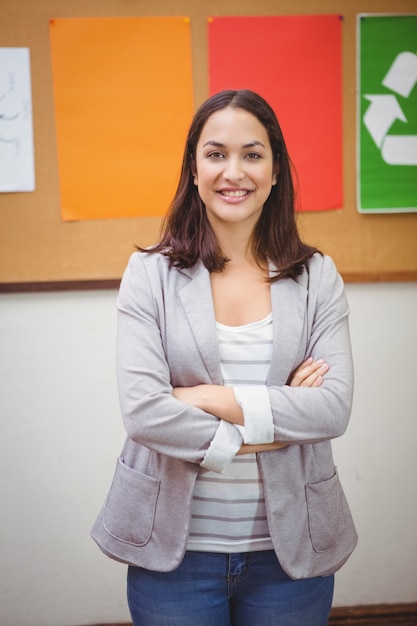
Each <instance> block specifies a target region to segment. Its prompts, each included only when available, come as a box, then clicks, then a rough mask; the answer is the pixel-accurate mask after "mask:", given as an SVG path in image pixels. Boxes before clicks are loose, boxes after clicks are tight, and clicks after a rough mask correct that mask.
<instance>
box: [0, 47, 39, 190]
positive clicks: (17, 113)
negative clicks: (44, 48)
mask: <svg viewBox="0 0 417 626" xmlns="http://www.w3.org/2000/svg"><path fill="white" fill-rule="evenodd" d="M34 189H35V165H34V147H33V124H32V94H31V81H30V57H29V49H28V48H0V192H2V191H3V192H11V191H33V190H34Z"/></svg>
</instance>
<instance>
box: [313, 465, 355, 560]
mask: <svg viewBox="0 0 417 626" xmlns="http://www.w3.org/2000/svg"><path fill="white" fill-rule="evenodd" d="M306 498H307V514H308V525H309V530H310V538H311V543H312V544H313V548H314V550H315V551H316V552H324V551H325V550H329V549H330V548H332V547H333V546H334V545H335V544H336V543H337V541H338V539H339V537H340V536H341V535H342V534H343V531H344V528H345V520H344V516H343V508H342V498H343V494H342V486H341V484H340V481H339V476H338V473H337V470H336V468H335V473H334V474H333V476H331V478H328V479H327V480H323V481H320V482H318V483H308V484H307V485H306Z"/></svg>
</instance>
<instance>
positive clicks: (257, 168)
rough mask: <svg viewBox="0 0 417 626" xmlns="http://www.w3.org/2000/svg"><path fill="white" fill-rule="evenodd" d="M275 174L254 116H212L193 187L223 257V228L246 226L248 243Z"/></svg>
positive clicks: (227, 112)
mask: <svg viewBox="0 0 417 626" xmlns="http://www.w3.org/2000/svg"><path fill="white" fill-rule="evenodd" d="M277 174H278V163H277V161H276V160H275V162H274V157H273V154H272V148H271V145H270V142H269V138H268V134H267V132H266V129H265V127H264V126H263V125H262V124H261V123H260V121H259V120H258V119H257V118H256V117H255V116H254V115H252V114H251V113H248V112H247V111H245V110H244V109H238V108H233V107H228V108H225V109H222V110H220V111H217V112H216V113H213V115H211V117H210V118H209V119H208V120H207V122H206V124H205V126H204V128H203V131H202V133H201V135H200V139H199V141H198V143H197V149H196V170H195V174H194V184H195V185H197V188H198V193H199V196H200V198H201V200H202V201H203V202H204V205H205V207H206V212H207V218H208V220H209V222H210V224H211V226H212V228H213V230H214V231H215V233H216V236H217V239H218V240H219V241H220V243H221V247H222V250H223V251H224V252H225V253H226V255H227V256H228V254H227V251H226V250H225V246H227V241H230V240H229V238H228V237H227V232H228V230H229V229H228V228H227V224H232V225H235V224H237V223H239V224H241V226H244V229H243V228H241V229H240V232H241V236H243V237H244V238H245V239H244V243H247V241H248V240H249V239H250V237H251V234H252V230H253V228H254V226H255V224H256V222H257V221H258V219H259V217H260V215H261V213H262V209H263V206H264V204H265V201H266V200H267V198H268V196H269V194H270V192H271V188H272V186H273V185H275V184H276V182H277ZM230 209H231V210H230ZM217 226H218V227H219V228H223V229H224V231H225V232H223V237H221V239H222V240H223V241H221V240H220V239H219V235H220V233H219V232H216V227H217ZM245 231H246V232H245Z"/></svg>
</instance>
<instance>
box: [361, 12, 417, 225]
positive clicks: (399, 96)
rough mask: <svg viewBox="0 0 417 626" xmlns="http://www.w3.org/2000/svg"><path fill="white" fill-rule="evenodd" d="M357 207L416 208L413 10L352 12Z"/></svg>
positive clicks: (416, 18) (416, 31)
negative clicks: (355, 52)
mask: <svg viewBox="0 0 417 626" xmlns="http://www.w3.org/2000/svg"><path fill="white" fill-rule="evenodd" d="M357 41H358V90H357V92H358V101H357V103H358V106H357V128H358V134H357V139H358V147H357V156H358V189H357V197H358V211H359V212H360V213H368V214H371V213H393V212H411V211H417V14H416V15H404V14H401V15H378V14H374V15H369V14H361V15H358V38H357Z"/></svg>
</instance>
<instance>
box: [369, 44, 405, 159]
mask: <svg viewBox="0 0 417 626" xmlns="http://www.w3.org/2000/svg"><path fill="white" fill-rule="evenodd" d="M416 83H417V54H414V52H400V53H399V54H398V56H397V57H396V58H395V59H394V62H393V63H392V65H391V67H390V69H389V70H388V72H387V74H386V76H385V78H384V80H383V81H382V84H383V85H384V87H387V88H388V89H390V90H391V91H393V92H394V93H395V94H399V95H400V96H403V97H404V98H408V97H409V95H410V93H411V92H412V90H413V89H414V86H415V85H416ZM364 97H365V98H366V99H367V100H369V102H370V103H371V104H370V105H369V107H368V108H367V110H366V112H365V115H364V117H363V123H364V124H365V126H366V128H367V129H368V132H369V134H370V135H371V137H372V139H373V140H374V142H375V144H376V145H377V147H378V148H379V149H380V150H381V156H382V158H383V160H384V161H385V162H386V163H388V164H389V165H417V135H389V134H388V132H389V130H390V128H391V126H392V125H393V123H394V122H395V120H397V119H399V120H401V121H402V122H407V118H406V116H405V115H404V112H403V110H402V109H401V107H400V105H399V103H398V100H397V97H396V95H394V94H384V95H378V94H375V95H365V96H364Z"/></svg>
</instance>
